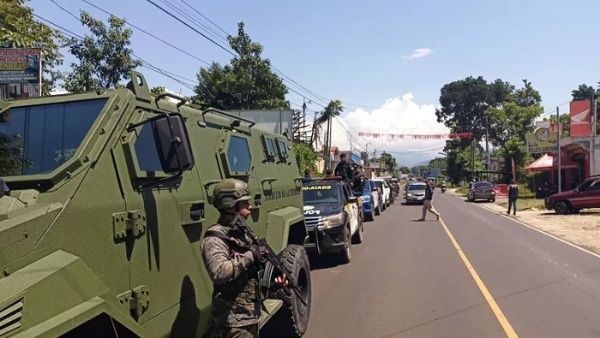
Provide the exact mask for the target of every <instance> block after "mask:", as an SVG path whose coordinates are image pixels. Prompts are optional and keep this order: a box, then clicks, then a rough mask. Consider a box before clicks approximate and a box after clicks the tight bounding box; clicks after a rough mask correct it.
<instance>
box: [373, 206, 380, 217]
mask: <svg viewBox="0 0 600 338" xmlns="http://www.w3.org/2000/svg"><path fill="white" fill-rule="evenodd" d="M375 215H377V216H379V215H381V207H380V206H379V205H378V206H377V208H375ZM373 218H374V217H373Z"/></svg>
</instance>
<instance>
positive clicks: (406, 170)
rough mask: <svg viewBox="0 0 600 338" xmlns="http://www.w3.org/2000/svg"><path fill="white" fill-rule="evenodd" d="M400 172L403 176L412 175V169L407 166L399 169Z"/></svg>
mask: <svg viewBox="0 0 600 338" xmlns="http://www.w3.org/2000/svg"><path fill="white" fill-rule="evenodd" d="M398 171H400V173H402V174H410V168H409V167H407V166H401V167H400V168H398Z"/></svg>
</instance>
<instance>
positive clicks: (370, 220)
mask: <svg viewBox="0 0 600 338" xmlns="http://www.w3.org/2000/svg"><path fill="white" fill-rule="evenodd" d="M366 220H367V221H369V222H372V221H374V220H375V216H374V215H373V211H371V213H370V214H368V215H367V217H366Z"/></svg>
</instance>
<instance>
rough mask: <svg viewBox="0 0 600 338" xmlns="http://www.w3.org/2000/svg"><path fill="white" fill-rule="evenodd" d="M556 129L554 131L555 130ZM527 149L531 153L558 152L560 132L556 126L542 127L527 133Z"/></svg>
mask: <svg viewBox="0 0 600 338" xmlns="http://www.w3.org/2000/svg"><path fill="white" fill-rule="evenodd" d="M553 130H554V131H553ZM526 139H527V151H528V152H529V153H530V154H542V153H553V152H557V151H558V148H557V147H556V143H557V141H558V133H557V132H556V127H554V128H552V127H550V126H549V127H540V128H536V129H535V130H534V131H533V132H532V133H528V134H527V135H526Z"/></svg>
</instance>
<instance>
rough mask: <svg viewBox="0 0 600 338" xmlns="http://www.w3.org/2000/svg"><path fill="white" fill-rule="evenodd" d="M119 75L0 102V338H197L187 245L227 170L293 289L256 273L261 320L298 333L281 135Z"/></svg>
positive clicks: (293, 180) (195, 248)
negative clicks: (103, 82) (72, 90)
mask: <svg viewBox="0 0 600 338" xmlns="http://www.w3.org/2000/svg"><path fill="white" fill-rule="evenodd" d="M131 75H132V81H131V82H130V84H129V85H128V87H127V88H122V89H117V90H108V91H105V92H99V93H87V94H80V95H62V96H53V97H46V98H39V99H30V100H22V101H10V102H0V176H4V177H3V181H4V183H2V180H0V337H2V338H3V337H8V336H10V337H13V336H14V337H37V336H40V337H58V336H64V337H202V336H203V335H205V334H206V333H207V332H208V330H209V329H210V327H209V326H210V314H211V299H212V291H213V288H212V282H211V280H210V279H209V276H208V274H207V272H206V271H205V268H204V264H203V262H202V257H201V241H202V238H203V234H204V232H205V230H206V228H207V227H208V226H210V225H211V224H213V223H215V222H216V220H217V218H218V212H217V210H216V209H215V208H214V207H212V205H211V204H210V201H211V196H212V188H213V185H214V183H216V182H218V181H219V180H221V179H223V178H227V177H234V178H238V179H242V180H244V181H246V182H248V184H249V186H250V190H251V194H252V201H251V204H252V206H253V210H252V215H251V220H249V221H250V223H251V226H252V228H253V230H254V231H255V232H256V233H257V235H258V237H260V238H266V239H267V242H268V243H269V244H270V246H271V247H272V248H273V249H274V251H275V252H276V253H278V254H279V256H280V257H281V258H282V262H283V265H284V267H285V270H287V271H283V272H285V273H286V274H287V275H288V277H289V278H290V279H291V280H292V281H294V282H295V283H296V285H298V287H299V289H300V292H299V293H293V292H282V290H276V289H275V286H274V285H271V281H272V280H273V278H271V277H272V276H274V274H277V273H279V272H277V271H273V269H272V266H271V269H269V268H266V269H265V270H264V271H266V272H265V273H264V275H263V278H262V280H261V287H262V291H263V292H262V294H263V295H264V301H263V311H262V317H261V325H263V324H265V323H267V327H268V328H273V329H274V330H277V331H276V334H275V335H276V336H278V337H283V336H301V335H302V334H303V333H304V332H305V331H306V328H307V325H308V318H309V314H310V304H311V285H310V267H309V263H308V260H307V256H306V252H305V251H304V248H303V246H302V244H303V243H304V240H305V238H306V229H305V224H304V218H303V213H302V207H303V206H302V182H301V179H299V178H298V167H297V164H296V159H295V156H294V153H293V152H292V148H291V145H290V141H289V140H288V139H287V138H285V137H284V136H282V135H277V134H273V133H270V132H267V131H263V130H260V129H257V128H256V127H255V126H254V123H253V122H251V121H248V120H244V119H242V118H240V117H236V116H231V115H228V114H227V113H224V112H221V111H218V110H214V109H209V110H205V111H200V110H198V109H195V108H194V107H192V106H190V105H188V104H186V102H185V100H184V99H182V98H180V97H177V96H175V95H172V94H164V95H160V96H159V97H156V98H154V97H151V96H150V93H149V89H148V86H147V84H146V82H145V79H144V78H143V76H142V75H140V74H139V73H132V74H131ZM283 291H285V290H283ZM276 295H277V296H276ZM300 297H301V298H302V299H300ZM301 300H302V301H301ZM269 319H273V320H269Z"/></svg>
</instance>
